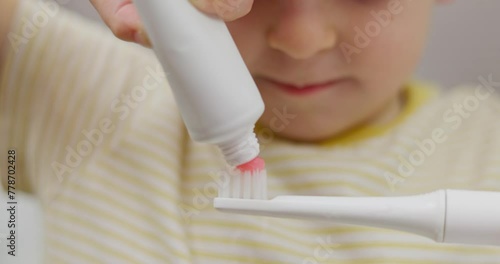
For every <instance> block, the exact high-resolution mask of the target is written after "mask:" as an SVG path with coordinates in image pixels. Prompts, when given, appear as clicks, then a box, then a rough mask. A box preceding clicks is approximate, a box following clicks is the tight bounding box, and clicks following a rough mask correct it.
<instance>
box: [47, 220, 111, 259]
mask: <svg viewBox="0 0 500 264" xmlns="http://www.w3.org/2000/svg"><path fill="white" fill-rule="evenodd" d="M50 229H51V230H54V231H55V230H58V231H61V233H65V232H64V230H62V229H61V228H59V227H55V226H51V227H50ZM47 244H48V245H47V246H48V247H49V248H51V249H52V250H53V251H64V252H65V253H67V254H71V255H73V256H78V258H79V259H85V260H86V261H87V263H102V260H101V259H98V258H96V257H94V256H93V255H90V254H85V253H83V252H82V251H81V250H77V249H75V248H74V247H73V246H72V245H71V244H68V243H64V242H59V241H58V240H57V239H56V238H54V237H53V236H50V235H49V236H47ZM46 252H50V251H46ZM47 258H48V260H52V259H59V257H57V256H56V255H55V254H48V256H47ZM48 263H59V264H60V263H68V262H48Z"/></svg>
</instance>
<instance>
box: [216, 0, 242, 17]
mask: <svg viewBox="0 0 500 264" xmlns="http://www.w3.org/2000/svg"><path fill="white" fill-rule="evenodd" d="M246 2H248V0H214V2H213V5H214V9H215V12H216V13H217V15H218V16H219V17H221V18H222V19H224V20H234V19H237V18H239V17H241V16H243V15H244V13H245V12H246V9H245V6H244V4H245V3H246Z"/></svg>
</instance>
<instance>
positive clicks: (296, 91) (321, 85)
mask: <svg viewBox="0 0 500 264" xmlns="http://www.w3.org/2000/svg"><path fill="white" fill-rule="evenodd" d="M265 80H266V81H267V82H268V83H270V84H271V86H273V87H276V88H278V89H280V90H282V91H284V92H286V93H288V94H292V95H311V94H315V93H318V92H320V91H323V90H327V89H331V88H334V87H335V86H337V85H338V84H340V83H342V82H344V81H346V79H345V78H340V79H335V80H331V81H326V82H318V83H311V84H306V85H303V86H299V85H294V84H288V83H283V82H279V81H275V80H272V79H265Z"/></svg>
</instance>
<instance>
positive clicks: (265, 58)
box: [228, 0, 434, 141]
mask: <svg viewBox="0 0 500 264" xmlns="http://www.w3.org/2000/svg"><path fill="white" fill-rule="evenodd" d="M433 4H434V0H415V1H413V0H255V3H254V7H253V9H252V11H251V12H250V13H249V14H248V15H247V16H245V17H243V18H241V19H239V20H236V21H233V22H229V23H228V26H229V29H230V30H231V33H232V35H233V37H234V39H235V41H236V43H237V45H238V47H239V49H240V52H241V53H242V55H243V58H244V59H245V62H246V63H247V66H248V67H249V69H250V71H251V73H252V75H253V77H254V79H255V81H256V83H257V85H258V87H259V90H260V92H261V94H262V97H263V99H264V101H265V103H266V111H265V113H264V115H263V116H262V118H261V120H260V122H261V123H262V124H263V125H264V126H267V127H269V128H271V129H272V130H273V131H274V132H276V133H277V134H279V135H281V136H283V137H287V138H290V139H294V140H300V141H317V140H322V139H325V138H329V137H332V136H334V135H337V134H339V133H340V132H343V131H345V130H347V129H349V128H352V127H354V126H356V125H360V124H363V123H383V122H387V121H388V120H390V119H391V118H393V117H394V116H395V115H397V113H398V111H399V110H400V107H401V104H402V100H401V97H400V96H399V95H400V90H401V87H402V85H403V84H404V83H405V82H406V81H408V80H409V79H410V78H411V74H412V72H413V71H414V68H415V67H416V64H417V62H418V60H419V57H420V54H421V50H422V47H423V45H424V40H425V36H426V33H427V28H428V22H429V16H430V14H431V10H432V6H433ZM379 12H380V13H379ZM376 13H379V15H376ZM387 15H389V16H387ZM276 83H281V84H276ZM324 83H331V84H330V85H323V86H318V85H319V84H324ZM300 86H306V89H304V90H298V88H294V87H300ZM313 86H316V87H313ZM292 115H295V117H292ZM286 119H287V120H286Z"/></svg>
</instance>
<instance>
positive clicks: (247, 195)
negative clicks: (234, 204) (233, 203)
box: [219, 169, 267, 199]
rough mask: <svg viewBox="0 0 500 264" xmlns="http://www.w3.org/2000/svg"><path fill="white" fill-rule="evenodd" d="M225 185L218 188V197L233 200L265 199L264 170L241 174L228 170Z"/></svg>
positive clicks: (238, 171)
mask: <svg viewBox="0 0 500 264" xmlns="http://www.w3.org/2000/svg"><path fill="white" fill-rule="evenodd" d="M227 173H228V174H227V175H226V176H227V177H226V179H225V183H224V184H223V185H221V186H220V187H219V197H223V198H235V199H267V173H266V170H265V169H262V170H253V171H245V172H242V171H240V170H238V169H228V171H227Z"/></svg>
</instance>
